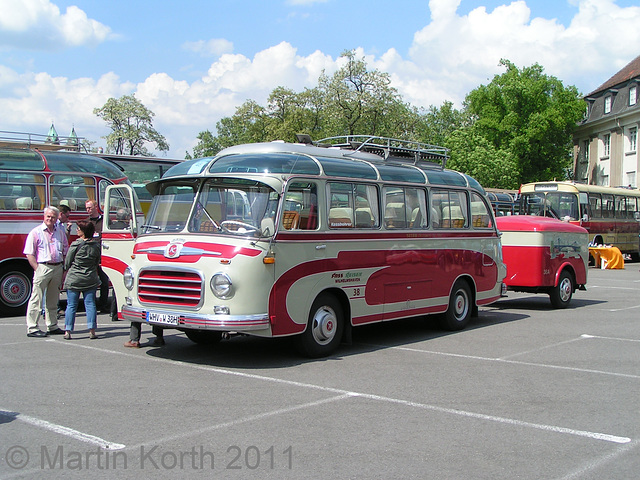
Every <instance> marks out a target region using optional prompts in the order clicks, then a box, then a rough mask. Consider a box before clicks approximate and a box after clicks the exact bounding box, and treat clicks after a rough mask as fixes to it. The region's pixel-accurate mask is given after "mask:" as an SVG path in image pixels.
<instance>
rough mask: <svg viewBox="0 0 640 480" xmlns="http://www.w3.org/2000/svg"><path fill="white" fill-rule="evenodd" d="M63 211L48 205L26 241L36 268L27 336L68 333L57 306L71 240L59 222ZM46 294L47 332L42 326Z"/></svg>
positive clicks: (25, 249)
mask: <svg viewBox="0 0 640 480" xmlns="http://www.w3.org/2000/svg"><path fill="white" fill-rule="evenodd" d="M59 215H60V211H59V210H58V209H57V208H56V207H52V206H47V207H46V208H45V209H44V221H43V222H42V224H40V225H38V226H37V227H35V228H34V229H33V230H31V231H30V232H29V235H28V236H27V240H26V242H25V245H24V251H23V253H24V254H25V255H26V256H27V260H29V264H30V265H31V267H32V268H33V288H32V290H31V298H30V299H29V305H28V307H27V337H46V336H47V335H49V334H51V335H62V334H64V331H63V330H62V329H61V328H60V327H58V319H57V315H56V309H57V306H58V296H59V295H60V286H61V285H62V277H63V271H64V269H63V262H64V257H65V255H66V254H67V250H68V249H69V241H68V240H67V234H66V232H65V230H64V228H62V227H61V226H60V225H58V224H57V221H58V216H59ZM43 298H44V300H45V323H46V325H47V331H46V332H43V331H42V330H40V327H39V326H38V319H39V317H40V312H41V309H42V299H43Z"/></svg>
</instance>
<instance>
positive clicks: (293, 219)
mask: <svg viewBox="0 0 640 480" xmlns="http://www.w3.org/2000/svg"><path fill="white" fill-rule="evenodd" d="M299 223H300V214H299V213H298V212H295V211H292V210H286V211H284V212H282V228H284V229H285V230H295V229H297V228H298V224H299Z"/></svg>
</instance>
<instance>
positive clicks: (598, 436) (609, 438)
mask: <svg viewBox="0 0 640 480" xmlns="http://www.w3.org/2000/svg"><path fill="white" fill-rule="evenodd" d="M55 343H56V344H58V345H64V346H69V347H76V348H84V349H88V350H93V351H98V352H102V353H109V354H114V353H115V354H117V355H123V356H126V357H131V358H137V359H142V360H146V361H149V362H159V363H162V364H169V365H173V366H182V367H187V368H190V369H195V370H201V371H205V372H211V373H218V374H222V375H230V376H234V377H239V378H248V379H251V380H260V381H265V382H273V383H277V384H280V385H288V386H294V387H300V388H308V389H313V390H319V391H323V392H331V393H334V394H336V395H338V396H344V397H361V398H366V399H370V400H377V401H382V402H387V403H393V404H396V405H405V406H409V407H414V408H421V409H424V410H430V411H434V412H439V413H447V414H451V415H457V416H463V417H467V418H475V419H478V420H487V421H492V422H497V423H502V424H507V425H516V426H520V427H528V428H535V429H538V430H544V431H548V432H554V433H563V434H568V435H574V436H578V437H584V438H591V439H595V440H603V441H606V442H613V443H629V442H630V441H631V439H630V438H628V437H621V436H617V435H610V434H606V433H598V432H589V431H586V430H574V429H571V428H565V427H559V426H554V425H545V424H539V423H531V422H525V421H521V420H515V419H511V418H506V417H498V416H494V415H485V414H482V413H475V412H467V411H464V410H456V409H451V408H445V407H439V406H437V405H429V404H423V403H417V402H411V401H408V400H402V399H396V398H391V397H383V396H380V395H375V394H367V393H361V392H353V391H349V390H344V389H341V388H333V387H325V386H322V385H314V384H312V383H304V382H298V381H295V380H285V379H281V378H275V377H267V376H264V375H258V374H255V373H246V372H236V371H233V370H227V369H225V368H218V367H209V366H206V365H194V364H192V363H189V362H185V361H182V360H167V359H163V358H156V357H148V356H140V355H135V354H134V353H127V352H116V351H113V350H107V349H102V348H98V347H91V346H88V345H79V344H70V343H68V342H67V343H63V342H62V341H57V340H56V341H55ZM494 361H495V359H494ZM514 363H519V362H514Z"/></svg>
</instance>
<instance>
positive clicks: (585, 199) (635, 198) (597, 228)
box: [520, 182, 640, 261]
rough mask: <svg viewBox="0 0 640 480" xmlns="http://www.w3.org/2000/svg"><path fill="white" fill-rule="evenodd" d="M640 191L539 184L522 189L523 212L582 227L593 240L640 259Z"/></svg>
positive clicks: (552, 183) (634, 189)
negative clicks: (639, 236)
mask: <svg viewBox="0 0 640 480" xmlns="http://www.w3.org/2000/svg"><path fill="white" fill-rule="evenodd" d="M638 211H640V190H638V189H637V188H624V187H602V186H598V185H585V184H582V183H574V182H536V183H527V184H525V185H522V186H521V187H520V213H521V214H523V215H541V216H548V217H553V218H559V219H561V220H566V221H569V222H570V223H573V224H576V225H580V226H581V227H584V228H586V229H587V231H588V232H589V241H590V242H591V243H593V244H597V245H612V246H614V247H618V248H619V249H620V251H621V252H622V253H626V254H628V255H630V256H631V258H632V259H633V260H636V261H637V260H640V241H639V238H638V234H639V233H640V224H639V223H638V220H639V219H640V218H639V216H638V215H639V214H638Z"/></svg>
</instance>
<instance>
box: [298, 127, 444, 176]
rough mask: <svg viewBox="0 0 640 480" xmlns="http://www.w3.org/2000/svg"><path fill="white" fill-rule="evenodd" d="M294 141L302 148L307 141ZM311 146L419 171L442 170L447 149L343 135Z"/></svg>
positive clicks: (308, 140) (401, 141)
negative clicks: (373, 156) (363, 155)
mask: <svg viewBox="0 0 640 480" xmlns="http://www.w3.org/2000/svg"><path fill="white" fill-rule="evenodd" d="M296 138H297V139H298V141H299V142H300V143H306V144H308V143H309V142H310V140H311V138H310V137H309V136H308V135H297V136H296ZM312 143H313V145H315V146H317V147H325V148H340V149H343V150H352V151H353V152H354V153H355V152H367V153H373V154H376V155H378V156H379V157H381V158H382V159H383V160H384V161H385V162H390V163H405V164H406V163H409V164H412V165H419V166H421V167H437V168H442V169H444V168H445V166H446V163H447V158H449V149H447V148H445V147H438V146H436V145H429V144H427V143H420V142H414V141H411V140H400V139H397V138H389V137H377V136H372V135H343V136H337V137H328V138H323V139H322V140H318V141H317V142H312Z"/></svg>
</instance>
